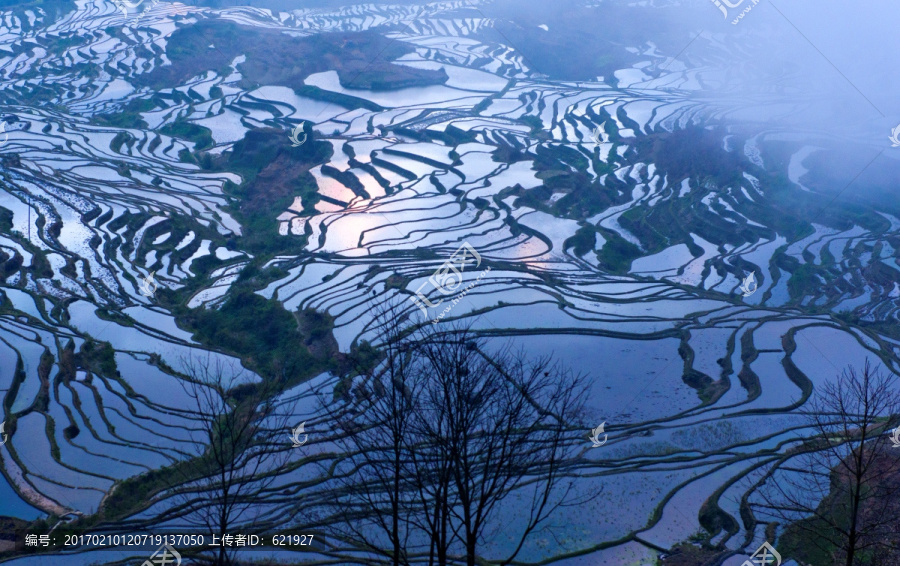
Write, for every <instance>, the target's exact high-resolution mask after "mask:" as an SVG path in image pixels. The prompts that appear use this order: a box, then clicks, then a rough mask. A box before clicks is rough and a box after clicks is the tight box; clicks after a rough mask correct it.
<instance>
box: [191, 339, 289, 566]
mask: <svg viewBox="0 0 900 566" xmlns="http://www.w3.org/2000/svg"><path fill="white" fill-rule="evenodd" d="M182 365H183V367H184V368H185V369H184V373H185V376H186V377H187V379H186V380H182V387H183V388H184V390H185V392H186V393H187V395H188V396H189V397H190V398H191V399H192V400H193V407H192V409H193V411H194V415H193V417H194V422H195V423H196V424H197V428H196V429H195V430H193V431H192V433H191V439H192V440H193V441H194V443H195V446H197V448H198V452H197V454H196V456H195V457H194V458H192V459H190V460H187V461H185V462H183V463H182V464H181V465H179V466H176V467H175V469H176V470H177V471H178V473H179V475H180V476H181V480H182V484H183V486H182V488H180V491H179V496H180V498H181V499H182V501H183V502H184V504H183V511H184V513H185V514H184V517H185V518H186V519H187V520H188V521H189V522H191V523H193V524H195V525H197V526H199V527H201V528H204V529H205V530H206V531H207V532H208V533H210V534H212V535H216V536H217V537H218V539H219V541H220V542H221V540H222V537H223V536H224V535H225V534H230V533H231V532H232V531H233V530H234V528H235V527H237V526H241V527H242V528H246V527H249V526H252V525H253V524H254V522H255V521H256V519H257V518H258V517H257V516H255V515H252V514H253V513H254V512H258V511H259V510H260V509H262V506H261V502H262V501H263V500H264V499H265V492H266V489H267V488H268V487H269V486H270V485H271V483H272V482H273V481H274V480H275V478H276V477H277V474H276V473H273V472H276V471H277V470H278V469H279V468H281V467H282V465H283V464H284V462H286V461H287V449H288V448H289V447H290V443H289V442H287V441H286V440H281V436H283V435H284V431H285V430H288V428H289V427H288V425H287V421H286V418H287V416H284V417H279V416H277V415H274V411H273V410H272V406H271V404H270V403H271V399H272V397H273V396H274V395H275V394H276V393H277V390H276V389H275V387H274V385H272V384H270V383H269V382H263V383H256V384H252V385H249V386H248V384H247V381H248V380H247V379H246V378H247V374H246V372H245V371H244V369H243V368H241V367H240V366H239V365H235V364H233V363H227V362H225V361H223V360H222V358H220V357H214V356H211V355H206V356H195V357H192V358H189V359H186V360H183V361H182ZM242 383H243V385H242V386H241V387H239V388H236V385H240V384H242ZM238 392H240V394H238ZM273 419H274V421H277V422H274V421H273ZM264 421H265V422H264ZM276 435H277V438H276ZM232 550H233V548H229V547H226V546H225V545H221V546H220V547H219V549H218V552H217V556H216V558H215V560H214V563H215V564H216V565H218V566H224V565H227V564H230V563H231V558H232V557H231V555H230V554H229V552H230V551H232Z"/></svg>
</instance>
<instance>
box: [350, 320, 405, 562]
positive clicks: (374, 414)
mask: <svg viewBox="0 0 900 566" xmlns="http://www.w3.org/2000/svg"><path fill="white" fill-rule="evenodd" d="M377 310H378V312H377V314H376V317H375V321H376V324H375V331H376V333H377V334H378V335H379V336H380V337H381V338H382V340H383V345H382V347H381V349H380V351H379V360H380V361H376V360H374V359H373V357H372V356H371V350H370V349H369V348H367V347H365V346H364V347H363V348H362V349H361V350H357V355H356V356H355V357H354V359H353V360H352V362H353V363H352V364H351V371H352V372H355V373H356V374H357V382H358V383H357V385H356V387H355V389H354V393H355V395H356V396H357V397H358V399H359V400H358V402H357V403H356V406H355V407H354V408H353V409H352V411H353V412H354V413H355V416H348V417H345V418H342V419H341V420H340V421H339V426H340V430H341V434H340V435H339V436H338V437H337V439H336V443H337V444H338V445H339V446H341V448H342V449H343V452H344V454H343V466H342V467H340V468H339V469H340V470H346V475H344V474H342V473H341V472H340V471H338V472H337V473H336V475H337V478H338V480H339V483H340V485H341V489H338V490H335V491H334V494H333V495H334V503H335V508H336V509H340V510H341V512H342V513H344V514H345V519H346V520H345V521H342V522H341V523H340V526H339V528H340V529H341V530H342V531H344V532H345V534H347V535H349V536H350V537H351V538H353V539H355V540H356V541H358V542H359V543H361V544H362V545H363V546H364V547H365V548H367V549H368V550H370V551H372V552H375V553H378V554H381V555H383V556H384V557H385V559H386V560H387V561H388V562H390V563H391V564H394V565H396V566H399V565H401V564H403V565H405V564H408V563H409V562H408V558H407V550H406V549H407V544H408V541H409V536H410V533H411V529H410V521H411V518H410V514H411V508H410V507H411V506H410V497H411V495H410V494H411V493H412V491H411V482H410V479H409V476H410V473H411V472H412V468H411V467H410V456H409V455H410V453H411V450H412V444H413V443H414V442H415V439H414V436H413V431H412V430H411V426H412V423H411V421H412V418H413V410H414V408H415V400H416V398H417V396H418V391H419V389H420V387H419V385H418V379H417V378H418V377H419V376H417V375H416V374H415V372H413V371H411V367H412V366H411V365H410V352H411V346H412V343H411V342H410V341H408V340H407V339H406V338H404V331H403V326H402V324H401V322H400V321H401V312H402V309H401V307H400V306H398V305H384V306H381V307H377ZM385 538H386V539H387V541H388V542H389V548H384V544H383V541H384V540H385Z"/></svg>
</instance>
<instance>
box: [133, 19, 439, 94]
mask: <svg viewBox="0 0 900 566" xmlns="http://www.w3.org/2000/svg"><path fill="white" fill-rule="evenodd" d="M411 52H413V48H412V47H411V46H409V45H406V44H404V43H401V42H398V41H393V40H390V39H387V38H385V37H384V36H382V35H380V34H378V33H375V32H371V31H367V32H360V33H326V34H317V35H313V36H309V37H292V36H289V35H286V34H283V33H280V32H278V31H273V30H265V29H259V28H253V27H248V26H240V25H237V24H235V23H233V22H227V21H223V20H203V21H200V22H197V23H195V24H193V25H189V26H184V27H181V28H179V29H178V30H176V31H175V33H173V34H172V36H171V37H170V38H169V41H168V43H167V45H166V55H167V56H168V58H169V60H170V61H171V62H172V64H171V65H167V66H159V67H157V68H156V69H154V71H153V72H152V73H149V74H147V75H141V76H139V77H137V81H138V82H139V83H141V86H148V87H151V88H153V89H164V88H173V87H175V86H178V85H181V84H184V82H186V81H187V80H188V79H190V78H191V77H195V76H197V75H199V74H203V73H204V72H206V71H215V72H217V73H218V74H220V75H222V74H228V69H229V66H230V65H231V63H232V61H234V59H235V58H236V57H238V56H240V55H244V56H246V60H245V61H244V62H243V63H241V64H240V65H238V70H239V71H240V72H241V74H242V75H243V76H244V77H245V81H246V82H248V83H249V85H279V86H286V87H290V88H293V89H297V90H302V89H304V87H306V85H305V83H304V79H306V78H307V77H308V76H309V75H311V74H314V73H320V72H323V71H329V70H334V71H337V73H338V76H339V77H340V80H341V84H342V85H343V86H344V87H346V88H357V89H373V90H393V89H398V88H405V87H412V86H427V85H434V84H443V83H444V82H446V81H447V74H446V73H445V72H444V71H443V70H441V71H434V70H428V69H416V68H413V67H406V66H402V65H395V64H393V63H392V62H391V61H393V60H395V59H397V58H399V57H401V56H403V55H406V54H408V53H411ZM249 85H248V86H249Z"/></svg>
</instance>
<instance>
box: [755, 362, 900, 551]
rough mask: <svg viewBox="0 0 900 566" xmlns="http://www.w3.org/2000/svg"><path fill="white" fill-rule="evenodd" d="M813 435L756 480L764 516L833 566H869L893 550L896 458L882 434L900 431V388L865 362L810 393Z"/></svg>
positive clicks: (899, 464) (898, 494)
mask: <svg viewBox="0 0 900 566" xmlns="http://www.w3.org/2000/svg"><path fill="white" fill-rule="evenodd" d="M805 414H806V416H807V419H808V421H809V426H810V428H811V429H812V430H813V432H814V433H815V434H814V435H813V436H812V437H811V438H807V439H805V440H804V443H803V444H802V445H801V446H800V447H799V448H796V449H794V450H793V451H792V452H791V453H789V454H788V455H786V456H785V457H784V458H783V459H782V461H781V462H780V464H781V465H779V466H776V467H775V468H773V469H772V471H771V472H769V474H768V475H767V476H766V477H765V478H764V479H763V484H762V485H761V488H760V490H759V493H760V495H761V496H762V498H763V500H764V502H765V503H764V504H763V505H760V506H758V507H757V510H758V511H759V512H760V514H762V515H763V516H768V517H772V518H774V519H775V520H779V521H781V522H783V523H791V528H792V529H796V532H798V533H806V535H808V536H805V537H804V540H805V541H809V542H810V543H812V544H815V545H816V546H817V547H818V548H819V549H820V550H821V551H822V552H824V553H827V554H829V555H830V557H831V560H833V563H834V564H841V563H843V564H846V565H847V566H853V565H855V564H862V563H865V564H874V563H875V562H869V561H865V562H863V557H866V558H865V560H869V559H870V558H871V556H872V555H874V554H877V553H882V552H884V551H886V550H888V551H889V550H890V549H891V548H894V549H895V550H896V548H897V547H898V546H897V545H898V544H900V538H898V530H897V527H896V523H897V518H896V517H897V515H896V513H897V511H898V510H900V499H898V498H900V458H898V457H897V456H898V455H897V454H894V453H893V452H896V451H900V449H896V450H893V452H892V448H891V442H890V439H889V437H888V435H887V433H888V432H889V430H890V429H891V428H893V427H896V426H898V425H900V382H898V379H897V378H896V376H894V375H893V374H892V373H890V372H885V371H882V370H880V369H879V368H873V367H872V366H871V365H870V364H869V362H868V360H867V361H866V363H865V366H864V367H863V369H862V373H859V372H858V371H857V370H856V369H854V368H852V367H851V368H848V369H846V370H845V371H844V372H842V373H841V374H840V375H838V376H837V379H836V381H834V382H828V383H826V384H825V385H824V386H823V388H822V390H821V391H820V392H816V393H815V394H814V396H813V397H812V398H811V401H810V408H809V409H808V410H807V411H805Z"/></svg>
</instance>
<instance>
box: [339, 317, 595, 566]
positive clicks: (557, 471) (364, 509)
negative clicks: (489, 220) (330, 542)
mask: <svg viewBox="0 0 900 566" xmlns="http://www.w3.org/2000/svg"><path fill="white" fill-rule="evenodd" d="M382 314H386V313H382ZM380 318H381V320H382V328H383V329H385V330H386V332H384V333H383V334H382V335H383V336H384V337H385V338H386V341H385V343H384V346H383V347H382V348H381V352H382V361H381V363H380V364H379V365H378V366H377V367H376V368H375V369H374V370H373V371H370V372H365V373H364V375H363V376H361V377H360V379H359V384H358V385H357V387H356V389H355V391H356V397H357V398H358V399H362V401H360V404H359V406H358V407H357V416H356V418H354V419H352V421H348V422H347V423H346V425H345V427H346V430H347V432H348V433H350V434H346V435H344V436H345V440H344V441H343V444H344V446H345V448H346V449H347V456H346V462H345V463H351V465H350V466H348V469H350V470H352V472H353V473H354V474H355V475H350V476H347V478H348V479H347V480H346V481H345V490H344V492H343V495H347V496H348V497H346V498H344V497H343V495H342V498H341V500H342V501H347V500H348V499H349V500H351V501H353V503H352V504H351V505H350V507H349V508H350V509H352V510H353V512H354V517H362V516H365V521H363V522H362V523H359V524H357V525H352V526H350V527H348V529H350V530H353V531H354V532H355V534H356V537H355V538H357V539H358V540H361V541H363V544H364V545H365V546H366V547H368V548H370V549H373V550H374V549H376V548H378V538H377V536H373V535H372V531H371V530H370V531H366V529H365V528H364V527H363V525H374V526H377V527H378V532H379V533H380V534H379V535H378V536H381V537H382V539H381V540H382V541H384V540H388V541H390V549H385V550H384V551H383V552H382V554H383V555H385V558H386V559H387V560H389V561H390V562H391V563H392V564H395V565H400V564H408V563H409V562H410V558H409V555H408V553H409V552H410V551H411V549H410V547H409V541H410V540H412V539H414V540H416V541H419V540H421V537H422V536H423V535H424V537H425V539H424V540H425V544H427V545H428V557H427V562H428V564H438V565H445V564H448V563H449V562H450V561H451V559H452V560H454V561H455V560H457V559H460V558H461V559H463V560H465V562H466V563H467V564H470V565H474V564H476V563H477V562H478V561H479V560H480V558H479V555H478V552H479V550H480V548H481V547H482V546H483V544H484V542H485V540H486V538H488V535H489V533H488V528H489V526H490V525H491V524H492V523H491V521H494V523H493V524H494V525H497V524H498V522H497V521H498V520H499V518H498V516H497V513H498V511H499V507H500V505H501V502H502V501H503V500H504V499H505V498H506V497H507V496H509V495H510V494H512V493H514V492H515V493H518V494H521V495H522V496H523V497H525V500H526V501H527V502H526V503H525V504H524V505H525V508H524V509H522V510H521V513H519V514H517V519H521V520H520V521H516V524H515V525H514V524H513V522H511V521H507V522H506V523H504V524H503V526H504V529H505V530H504V534H505V535H506V536H507V537H508V538H512V539H513V541H514V543H513V547H512V549H511V550H510V551H509V555H508V556H506V557H504V558H503V559H501V560H500V561H499V562H497V563H498V564H509V563H510V562H511V561H512V560H514V559H515V557H516V556H517V555H518V554H519V552H520V551H521V549H522V547H523V546H524V544H525V542H526V540H527V539H528V537H529V536H530V535H531V534H532V533H534V532H535V530H536V529H539V528H540V527H541V526H542V525H543V524H544V523H545V521H546V520H547V518H548V517H549V516H550V515H551V514H552V513H553V511H554V510H556V509H557V508H558V507H559V506H560V505H562V504H565V503H567V502H570V503H571V502H572V498H571V497H570V496H571V484H569V485H568V486H564V485H563V481H562V480H563V477H564V472H565V468H566V466H567V465H570V464H571V463H572V462H573V459H572V458H573V455H574V449H575V446H576V443H578V442H583V438H581V434H580V433H579V432H574V431H573V430H572V428H571V423H573V422H574V420H575V419H576V416H577V415H578V414H580V412H581V409H582V405H583V399H584V394H585V387H584V383H583V378H582V377H580V376H576V375H573V374H572V373H571V372H568V371H565V370H563V369H562V368H561V367H560V366H559V365H558V364H556V363H554V362H553V361H552V359H550V358H539V359H535V360H532V361H528V360H527V356H526V355H525V354H524V352H519V351H517V352H514V351H512V350H511V349H510V348H509V347H504V348H501V349H500V350H499V351H495V352H489V351H487V350H486V349H485V346H486V343H485V342H484V341H483V340H479V339H477V338H476V337H475V336H474V335H473V334H472V333H471V332H469V331H468V330H467V329H465V328H462V327H455V328H451V329H450V332H446V333H439V332H436V331H435V330H434V327H429V328H428V329H426V330H424V331H419V332H416V333H414V334H411V335H404V332H403V330H402V325H401V323H400V322H399V320H400V318H399V317H397V316H394V315H393V314H391V313H387V316H382V317H380ZM348 522H351V523H352V521H348ZM417 535H418V536H417ZM423 560H424V558H423Z"/></svg>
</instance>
